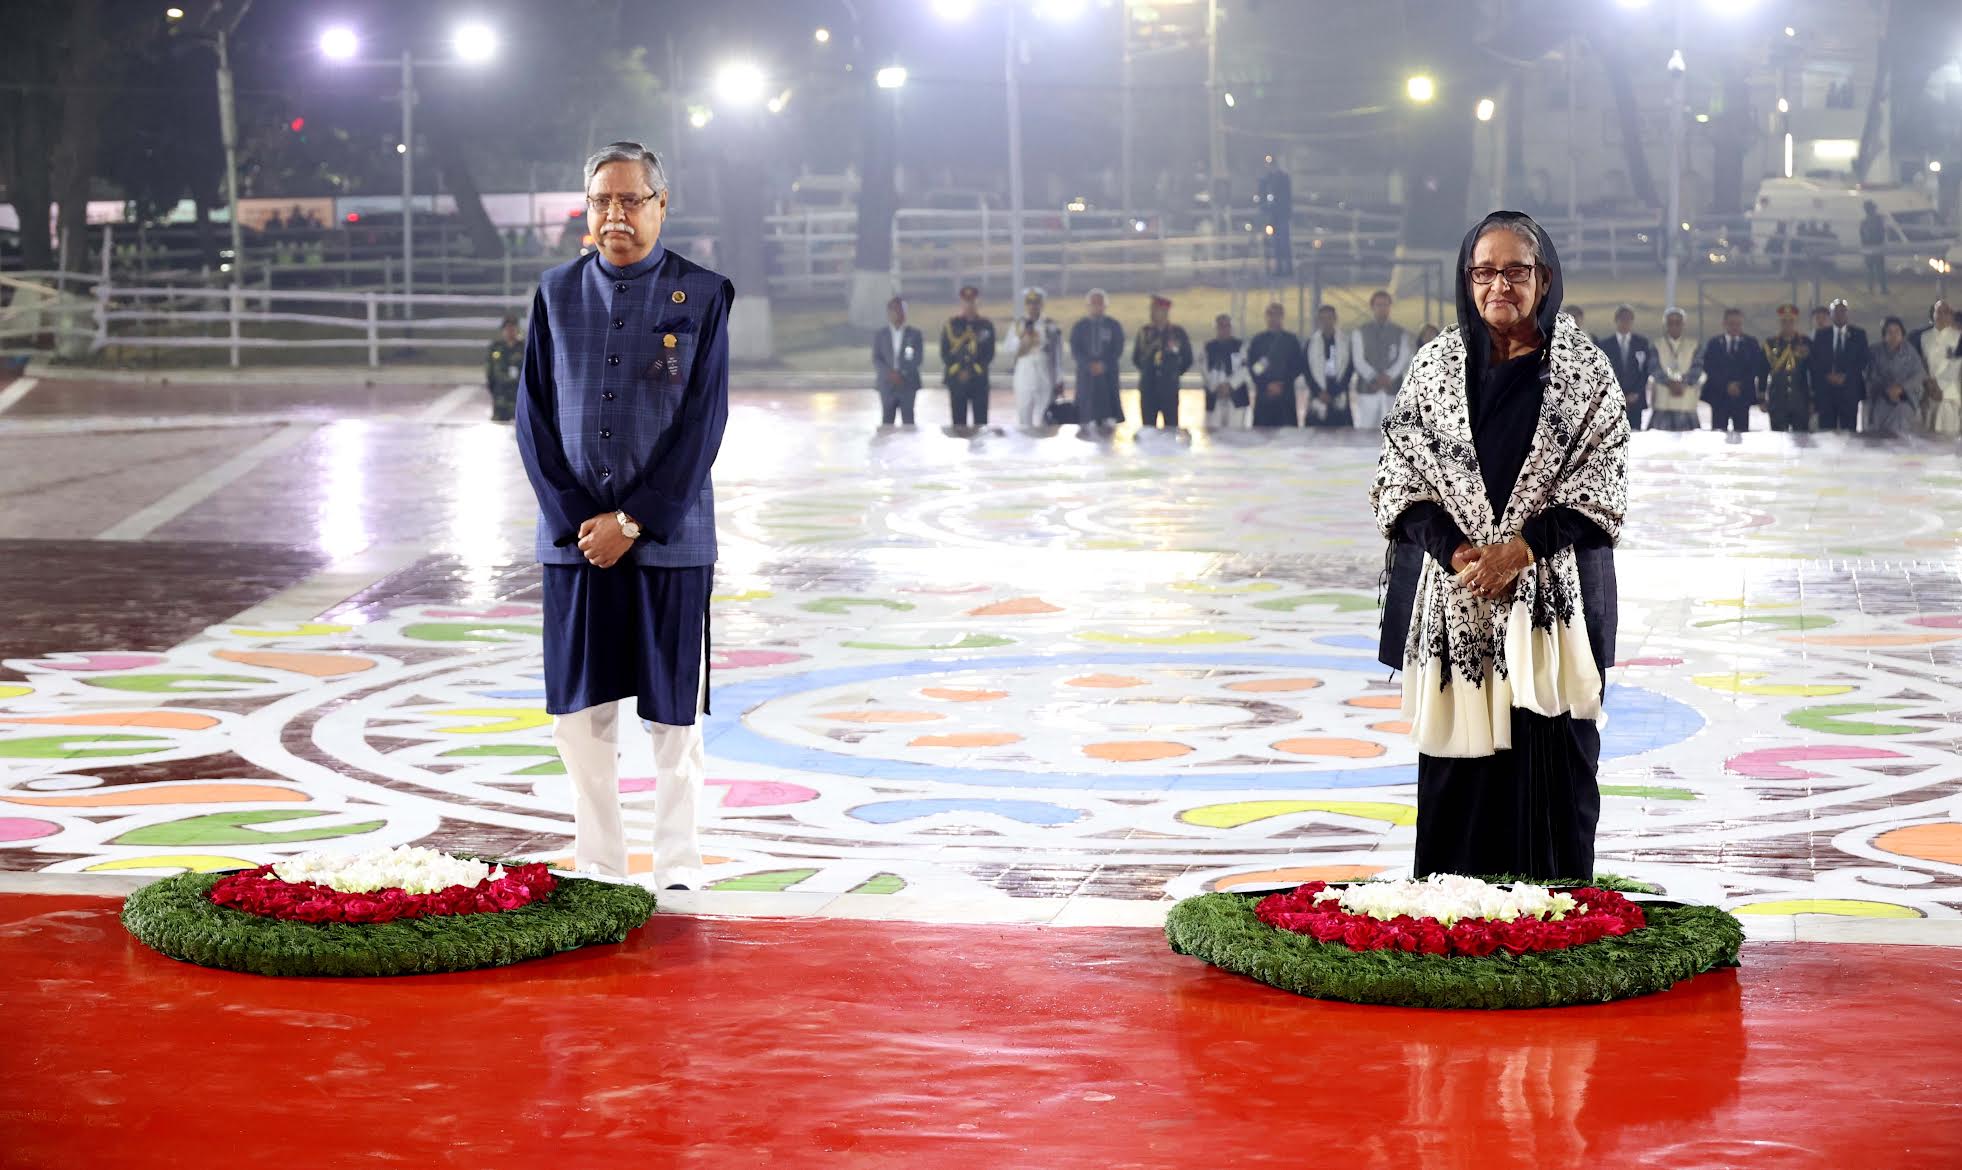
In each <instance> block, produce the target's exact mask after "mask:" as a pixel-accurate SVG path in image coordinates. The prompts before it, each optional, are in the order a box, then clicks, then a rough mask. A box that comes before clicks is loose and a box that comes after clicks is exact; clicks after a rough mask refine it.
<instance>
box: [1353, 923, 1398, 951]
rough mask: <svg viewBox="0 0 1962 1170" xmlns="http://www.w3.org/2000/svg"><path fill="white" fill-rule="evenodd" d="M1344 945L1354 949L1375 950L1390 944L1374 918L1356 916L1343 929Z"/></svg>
mask: <svg viewBox="0 0 1962 1170" xmlns="http://www.w3.org/2000/svg"><path fill="white" fill-rule="evenodd" d="M1342 945H1343V946H1346V947H1348V948H1349V949H1350V950H1352V951H1374V950H1380V949H1382V948H1383V947H1385V946H1388V945H1389V939H1388V938H1387V937H1386V936H1385V935H1384V934H1383V932H1382V931H1381V930H1379V929H1378V924H1377V923H1376V921H1375V920H1374V919H1370V918H1363V917H1360V916H1358V917H1355V918H1351V919H1350V920H1349V924H1348V926H1346V927H1345V928H1344V929H1343V931H1342Z"/></svg>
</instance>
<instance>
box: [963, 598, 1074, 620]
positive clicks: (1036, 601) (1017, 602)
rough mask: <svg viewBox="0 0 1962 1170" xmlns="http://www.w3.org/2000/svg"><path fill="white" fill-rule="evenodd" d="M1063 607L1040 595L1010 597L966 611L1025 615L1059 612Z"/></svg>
mask: <svg viewBox="0 0 1962 1170" xmlns="http://www.w3.org/2000/svg"><path fill="white" fill-rule="evenodd" d="M1061 612H1063V607H1062V606H1060V605H1051V604H1049V603H1048V602H1046V601H1044V600H1043V599H1042V598H1040V597H1012V598H1010V599H1009V600H1007V601H997V602H995V603H994V604H993V605H984V606H982V607H981V608H980V609H970V610H968V611H967V616H969V617H1027V616H1030V615H1032V614H1039V613H1061Z"/></svg>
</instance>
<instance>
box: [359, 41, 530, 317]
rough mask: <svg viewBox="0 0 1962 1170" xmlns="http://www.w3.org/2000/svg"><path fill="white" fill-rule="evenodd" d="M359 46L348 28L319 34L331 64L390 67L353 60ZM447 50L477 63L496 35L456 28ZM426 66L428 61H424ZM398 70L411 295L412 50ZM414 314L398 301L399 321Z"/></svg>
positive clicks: (405, 255)
mask: <svg viewBox="0 0 1962 1170" xmlns="http://www.w3.org/2000/svg"><path fill="white" fill-rule="evenodd" d="M360 47H361V42H360V38H359V37H357V36H356V35H355V33H354V31H353V30H352V29H348V28H338V27H337V28H330V29H328V30H327V31H326V32H324V33H322V34H321V37H320V51H321V53H322V54H323V55H324V56H326V57H327V58H328V59H329V60H331V61H336V62H339V63H341V64H344V65H373V66H381V65H393V64H394V62H385V61H367V62H361V61H356V60H355V56H356V54H357V53H359V51H360ZM451 47H452V50H453V53H454V56H455V59H456V60H457V61H460V62H463V63H464V64H470V65H475V64H481V63H482V62H484V61H487V60H489V59H490V57H491V55H492V54H493V53H495V52H496V51H497V36H496V34H495V33H493V32H492V31H491V30H490V29H489V28H487V27H486V26H484V25H481V24H466V25H462V26H460V27H459V28H458V29H457V30H456V32H455V34H454V36H453V37H452V40H451ZM425 63H428V62H425ZM401 69H402V142H401V144H400V145H399V146H397V147H396V151H397V153H399V154H400V155H401V156H402V291H403V292H404V293H405V294H413V293H414V292H415V271H416V234H415V233H416V207H415V201H416V138H415V132H416V122H415V118H416V114H415V110H416V56H415V53H414V51H413V50H411V49H406V48H405V49H403V50H402V58H401ZM413 315H414V311H413V309H412V308H411V306H410V303H409V302H408V301H403V302H402V319H403V320H405V321H406V320H408V319H410V318H411V317H412V316H413Z"/></svg>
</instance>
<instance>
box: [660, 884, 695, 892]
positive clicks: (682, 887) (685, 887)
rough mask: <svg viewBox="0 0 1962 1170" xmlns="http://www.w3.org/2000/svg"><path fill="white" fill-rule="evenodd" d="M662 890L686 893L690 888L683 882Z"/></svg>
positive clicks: (667, 886)
mask: <svg viewBox="0 0 1962 1170" xmlns="http://www.w3.org/2000/svg"><path fill="white" fill-rule="evenodd" d="M661 888H662V889H664V890H682V891H684V892H685V891H687V889H688V888H689V887H688V886H687V885H685V884H683V883H681V882H675V883H673V884H671V885H666V886H663V887H661Z"/></svg>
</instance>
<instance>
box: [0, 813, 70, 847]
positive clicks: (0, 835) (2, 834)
mask: <svg viewBox="0 0 1962 1170" xmlns="http://www.w3.org/2000/svg"><path fill="white" fill-rule="evenodd" d="M59 832H61V826H60V825H57V824H55V823H54V822H53V821H37V820H33V819H31V818H28V817H0V841H32V840H35V839H36V838H38V837H52V836H54V835H55V834H56V833H59Z"/></svg>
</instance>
